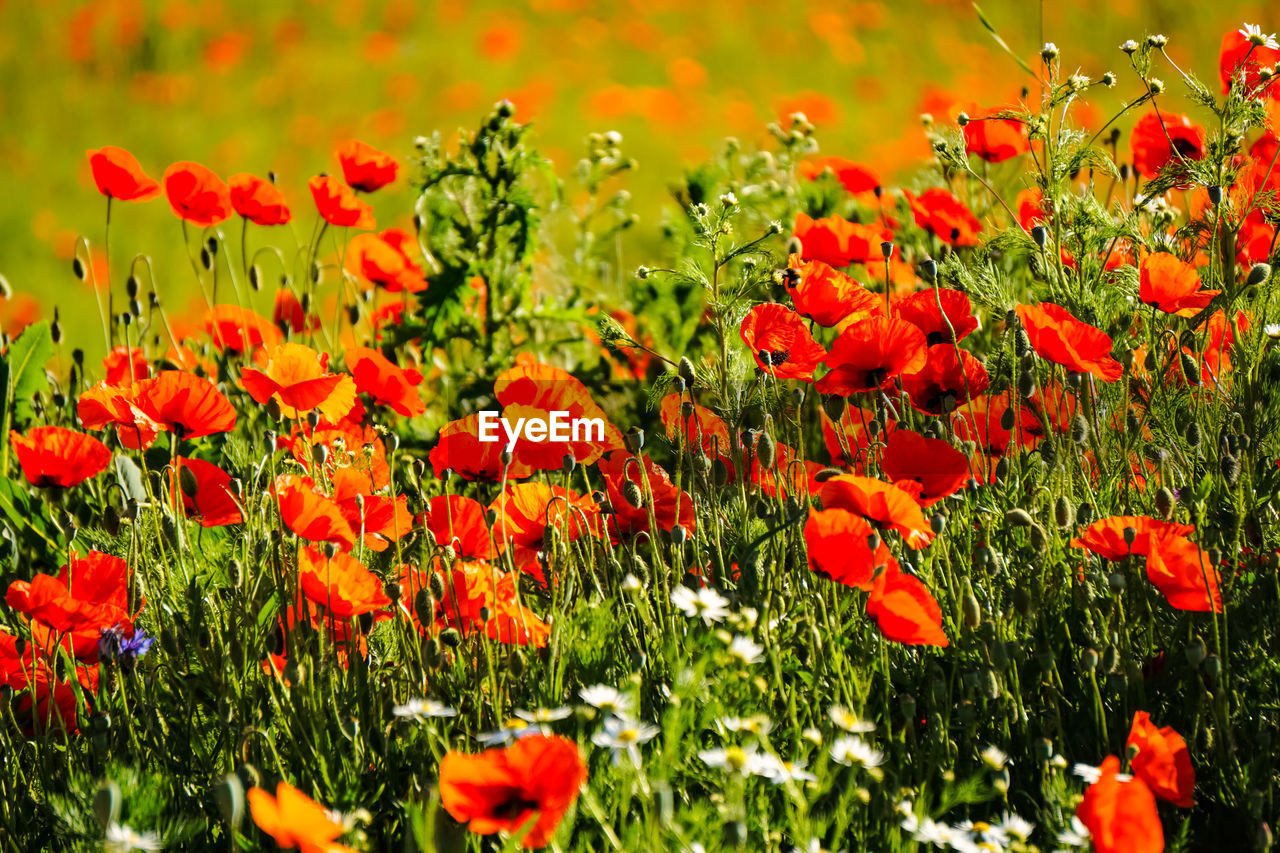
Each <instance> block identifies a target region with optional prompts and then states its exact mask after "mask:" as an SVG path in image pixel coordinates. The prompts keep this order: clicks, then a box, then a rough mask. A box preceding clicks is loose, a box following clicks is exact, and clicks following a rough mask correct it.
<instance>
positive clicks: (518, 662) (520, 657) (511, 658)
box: [507, 649, 525, 678]
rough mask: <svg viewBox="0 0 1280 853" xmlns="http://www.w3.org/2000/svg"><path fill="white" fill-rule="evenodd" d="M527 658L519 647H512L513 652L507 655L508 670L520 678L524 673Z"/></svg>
mask: <svg viewBox="0 0 1280 853" xmlns="http://www.w3.org/2000/svg"><path fill="white" fill-rule="evenodd" d="M524 670H525V660H524V653H523V652H522V651H520V650H519V649H512V650H511V654H509V655H507V671H508V672H510V673H511V674H512V675H514V676H515V677H516V678H520V677H521V676H522V675H524Z"/></svg>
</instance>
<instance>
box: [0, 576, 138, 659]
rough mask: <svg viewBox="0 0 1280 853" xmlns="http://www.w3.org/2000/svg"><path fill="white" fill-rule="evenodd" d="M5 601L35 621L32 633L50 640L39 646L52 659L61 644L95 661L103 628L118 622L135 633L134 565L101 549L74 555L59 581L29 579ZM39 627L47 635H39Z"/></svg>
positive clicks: (19, 583)
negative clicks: (132, 602)
mask: <svg viewBox="0 0 1280 853" xmlns="http://www.w3.org/2000/svg"><path fill="white" fill-rule="evenodd" d="M5 603H6V604H8V605H9V606H10V607H12V608H13V609H14V610H16V611H18V612H19V613H21V614H23V615H24V616H26V617H27V618H28V619H30V620H32V629H33V632H35V633H43V634H44V636H45V637H46V638H47V640H48V642H47V643H39V645H41V647H42V648H43V650H44V651H45V652H46V653H47V654H50V655H52V654H53V653H54V647H55V646H56V645H57V644H59V643H61V644H62V645H63V646H64V647H65V648H66V649H67V651H69V652H70V653H71V654H72V656H74V657H75V658H77V659H79V660H87V661H91V662H92V661H96V660H97V659H98V639H99V634H100V632H101V630H102V629H103V628H111V627H113V626H115V625H117V624H119V625H121V626H122V627H123V628H124V629H125V630H127V631H129V632H132V630H133V622H132V617H131V616H130V614H129V565H128V563H126V562H125V561H124V560H122V559H120V558H119V557H113V556H112V555H110V554H104V553H102V552H101V551H89V552H88V553H87V554H85V555H84V556H83V557H82V556H80V555H79V554H77V553H76V552H74V551H73V552H71V558H70V560H69V561H68V563H67V565H65V566H63V567H62V570H61V571H60V572H58V574H57V576H56V577H55V576H53V575H46V574H44V573H40V574H37V575H36V576H35V577H34V578H32V579H31V580H30V581H14V582H12V583H11V584H9V589H8V591H7V592H6V593H5ZM141 608H142V605H141V604H139V605H138V609H139V610H141ZM37 626H38V627H40V628H43V631H42V632H40V631H36V630H35V629H36V628H37Z"/></svg>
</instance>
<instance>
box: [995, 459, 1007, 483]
mask: <svg viewBox="0 0 1280 853" xmlns="http://www.w3.org/2000/svg"><path fill="white" fill-rule="evenodd" d="M1008 477H1009V458H1008V457H1007V456H1001V457H1000V461H999V462H997V463H996V479H997V480H1005V479H1007V478H1008Z"/></svg>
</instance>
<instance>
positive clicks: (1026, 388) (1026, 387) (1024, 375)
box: [1018, 370, 1036, 397]
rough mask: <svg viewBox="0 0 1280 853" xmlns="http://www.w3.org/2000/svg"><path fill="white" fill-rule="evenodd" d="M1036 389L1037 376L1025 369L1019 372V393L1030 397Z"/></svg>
mask: <svg viewBox="0 0 1280 853" xmlns="http://www.w3.org/2000/svg"><path fill="white" fill-rule="evenodd" d="M1035 390H1036V377H1035V375H1034V374H1033V373H1031V371H1029V370H1024V371H1022V372H1021V373H1019V374H1018V395H1019V396H1021V397H1030V396H1031V395H1032V394H1034V393H1035Z"/></svg>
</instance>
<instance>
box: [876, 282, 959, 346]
mask: <svg viewBox="0 0 1280 853" xmlns="http://www.w3.org/2000/svg"><path fill="white" fill-rule="evenodd" d="M939 303H941V307H939ZM893 308H894V312H895V313H896V314H897V315H898V317H899V318H901V319H903V320H906V321H907V322H908V323H910V324H911V325H913V326H915V327H916V328H917V329H919V330H920V331H922V332H924V336H925V342H926V343H928V345H929V346H933V345H934V344H950V343H955V342H957V341H962V340H964V339H965V338H967V337H968V336H969V334H970V333H971V332H973V331H974V330H975V329H977V328H978V318H977V317H975V316H973V306H972V305H970V303H969V297H968V296H967V295H966V294H964V293H963V292H961V291H959V290H951V289H950V288H946V287H939V288H937V289H936V290H921V291H919V292H918V293H913V294H911V295H910V296H906V297H903V298H902V299H899V300H897V301H896V302H895V303H894V306H893Z"/></svg>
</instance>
